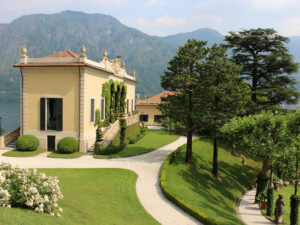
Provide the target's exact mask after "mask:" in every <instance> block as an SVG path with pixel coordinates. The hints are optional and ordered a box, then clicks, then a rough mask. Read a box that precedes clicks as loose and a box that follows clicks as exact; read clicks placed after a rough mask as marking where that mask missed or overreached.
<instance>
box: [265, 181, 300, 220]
mask: <svg viewBox="0 0 300 225" xmlns="http://www.w3.org/2000/svg"><path fill="white" fill-rule="evenodd" d="M294 191H295V189H294V185H289V186H288V187H282V188H280V190H279V191H278V192H277V191H274V207H273V209H275V203H276V200H277V199H278V195H280V194H281V195H282V196H283V202H284V214H283V217H282V218H283V221H284V222H286V224H290V213H291V206H290V198H291V195H293V194H294ZM298 195H299V191H298ZM262 212H263V213H264V214H265V215H266V213H267V210H262ZM273 213H274V212H273ZM267 218H270V219H271V220H274V219H275V216H274V215H273V216H271V217H267ZM298 223H299V224H300V215H299V218H298Z"/></svg>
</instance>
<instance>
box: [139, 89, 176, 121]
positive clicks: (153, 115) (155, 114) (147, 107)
mask: <svg viewBox="0 0 300 225" xmlns="http://www.w3.org/2000/svg"><path fill="white" fill-rule="evenodd" d="M175 93H176V92H172V91H164V92H162V93H159V94H157V95H154V96H152V97H150V98H146V97H144V98H141V97H140V96H138V97H137V102H136V109H137V111H138V112H139V114H140V120H141V121H143V122H144V124H145V125H147V126H155V125H159V124H160V123H159V120H160V118H161V117H162V113H161V112H160V111H159V110H158V108H157V107H158V105H159V104H160V103H161V98H162V97H167V96H168V95H174V94H175Z"/></svg>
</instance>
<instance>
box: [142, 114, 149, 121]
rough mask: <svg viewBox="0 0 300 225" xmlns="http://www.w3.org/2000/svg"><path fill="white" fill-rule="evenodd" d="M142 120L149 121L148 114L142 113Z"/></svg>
mask: <svg viewBox="0 0 300 225" xmlns="http://www.w3.org/2000/svg"><path fill="white" fill-rule="evenodd" d="M140 121H142V122H148V115H144V114H141V115H140Z"/></svg>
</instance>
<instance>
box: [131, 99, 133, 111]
mask: <svg viewBox="0 0 300 225" xmlns="http://www.w3.org/2000/svg"><path fill="white" fill-rule="evenodd" d="M131 112H133V99H131Z"/></svg>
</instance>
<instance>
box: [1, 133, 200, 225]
mask: <svg viewBox="0 0 300 225" xmlns="http://www.w3.org/2000/svg"><path fill="white" fill-rule="evenodd" d="M185 143H186V137H180V138H178V139H177V140H176V141H174V142H172V143H171V144H168V145H166V146H164V147H162V148H159V149H157V150H155V151H152V152H150V153H147V154H144V155H139V156H133V157H128V158H118V159H94V158H93V156H91V155H84V156H82V157H81V158H77V159H57V158H56V159H54V158H48V157H47V154H48V153H43V154H41V155H38V156H35V157H29V158H17V157H5V156H0V162H9V163H11V164H13V165H19V166H20V167H25V168H125V169H129V170H132V171H134V172H136V173H137V174H138V179H137V183H136V191H137V195H138V198H139V200H140V202H141V203H142V205H143V206H144V208H145V209H146V210H147V211H148V212H149V213H150V214H151V215H152V216H153V217H154V218H155V219H156V220H157V221H158V222H160V223H161V224H163V225H177V224H178V225H192V224H201V223H200V222H199V221H197V220H196V219H194V218H193V217H191V216H189V215H188V214H187V213H185V212H183V211H182V210H181V209H180V208H178V207H177V206H175V205H174V204H172V203H171V202H170V201H169V200H167V199H166V198H165V197H164V196H163V194H162V191H161V189H160V186H159V174H160V168H161V166H162V164H163V162H164V161H165V159H166V157H167V156H168V155H169V154H170V153H171V152H172V151H174V150H175V149H177V148H178V147H179V146H181V145H183V144H185ZM3 152H4V151H1V152H0V153H1V154H2V153H3Z"/></svg>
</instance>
